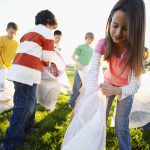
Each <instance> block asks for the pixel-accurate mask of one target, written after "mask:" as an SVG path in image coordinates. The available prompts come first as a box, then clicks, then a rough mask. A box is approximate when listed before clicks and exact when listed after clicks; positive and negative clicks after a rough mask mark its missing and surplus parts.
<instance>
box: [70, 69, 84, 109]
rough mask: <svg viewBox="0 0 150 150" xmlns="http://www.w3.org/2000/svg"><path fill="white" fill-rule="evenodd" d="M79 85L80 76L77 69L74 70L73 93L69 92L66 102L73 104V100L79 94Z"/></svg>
mask: <svg viewBox="0 0 150 150" xmlns="http://www.w3.org/2000/svg"><path fill="white" fill-rule="evenodd" d="M81 85H82V83H81V78H80V76H79V73H78V71H76V72H75V76H74V83H73V89H72V92H73V93H72V94H71V96H70V99H69V101H68V104H70V105H71V106H72V107H73V106H74V105H75V102H76V100H77V98H78V96H79V94H80V92H79V89H80V87H81Z"/></svg>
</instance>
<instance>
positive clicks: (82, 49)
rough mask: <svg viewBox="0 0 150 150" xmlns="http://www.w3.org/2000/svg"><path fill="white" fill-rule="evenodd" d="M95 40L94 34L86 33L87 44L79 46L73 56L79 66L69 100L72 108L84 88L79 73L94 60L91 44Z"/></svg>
mask: <svg viewBox="0 0 150 150" xmlns="http://www.w3.org/2000/svg"><path fill="white" fill-rule="evenodd" d="M93 40H94V34H93V33H92V32H88V33H86V34H85V44H82V45H79V46H78V47H77V48H76V49H75V51H74V53H73V55H72V59H73V60H74V61H75V63H76V65H77V70H76V72H75V76H74V83H73V89H72V94H71V96H70V99H69V100H68V104H69V106H70V107H72V108H73V107H74V105H75V103H76V99H77V98H78V96H79V94H80V92H79V89H80V88H81V86H82V80H81V77H80V75H79V71H82V70H84V69H85V68H86V67H87V66H88V65H89V63H90V61H91V58H92V54H93V49H92V48H91V47H90V44H92V42H93Z"/></svg>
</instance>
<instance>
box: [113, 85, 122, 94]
mask: <svg viewBox="0 0 150 150" xmlns="http://www.w3.org/2000/svg"><path fill="white" fill-rule="evenodd" d="M121 93H122V90H121V88H120V87H115V95H121Z"/></svg>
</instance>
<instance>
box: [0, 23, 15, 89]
mask: <svg viewBox="0 0 150 150" xmlns="http://www.w3.org/2000/svg"><path fill="white" fill-rule="evenodd" d="M17 30H18V26H17V24H16V23H14V22H9V23H8V24H7V28H6V31H7V35H5V36H0V91H3V90H5V75H6V73H5V72H6V69H9V68H10V66H11V64H12V61H13V59H14V56H15V54H16V51H17V49H18V42H17V41H16V40H15V39H14V37H15V35H16V33H17Z"/></svg>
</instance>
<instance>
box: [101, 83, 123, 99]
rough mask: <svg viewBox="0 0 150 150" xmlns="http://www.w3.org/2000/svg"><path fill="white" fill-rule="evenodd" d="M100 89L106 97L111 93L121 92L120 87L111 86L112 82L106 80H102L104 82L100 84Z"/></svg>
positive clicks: (117, 93)
mask: <svg viewBox="0 0 150 150" xmlns="http://www.w3.org/2000/svg"><path fill="white" fill-rule="evenodd" d="M100 89H101V91H102V93H103V94H104V95H105V96H107V97H109V96H111V95H120V94H121V88H120V87H116V86H113V85H112V84H110V83H108V82H104V83H102V84H100Z"/></svg>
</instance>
